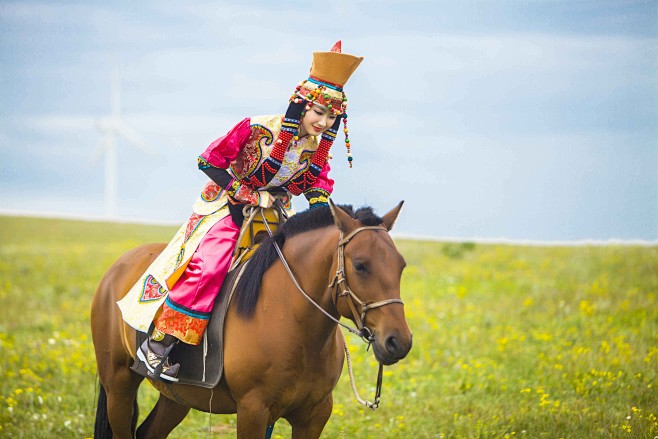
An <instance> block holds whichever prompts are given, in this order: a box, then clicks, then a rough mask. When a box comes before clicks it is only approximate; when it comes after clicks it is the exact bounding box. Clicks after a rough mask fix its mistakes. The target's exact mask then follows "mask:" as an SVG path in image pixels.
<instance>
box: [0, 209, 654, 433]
mask: <svg viewBox="0 0 658 439" xmlns="http://www.w3.org/2000/svg"><path fill="white" fill-rule="evenodd" d="M174 231H175V227H162V226H145V225H127V224H110V223H100V222H97V223H94V222H76V221H67V220H47V219H30V218H13V217H0V316H1V318H0V437H12V438H43V437H53V438H54V437H57V438H67V437H70V438H81V437H91V436H92V434H93V424H94V415H95V405H96V398H97V394H98V390H97V389H98V381H97V377H96V366H95V359H94V354H93V348H92V344H91V334H90V329H89V307H90V301H91V297H92V295H93V294H94V291H95V289H96V285H97V283H98V281H99V279H100V278H101V276H102V275H103V273H104V271H105V270H106V269H107V268H108V267H109V266H110V265H111V264H112V262H113V261H114V260H115V259H116V258H117V257H118V256H119V255H120V254H122V253H123V252H125V251H127V250H129V249H131V248H133V247H135V246H138V245H140V244H142V243H146V242H164V241H167V240H169V238H170V237H171V236H172V235H173V233H174ZM397 244H398V247H399V249H400V251H401V253H402V254H403V255H404V256H405V258H406V260H407V263H408V267H407V269H406V270H405V274H404V276H403V296H402V298H403V300H404V301H405V310H406V313H407V318H408V320H409V324H410V326H411V328H412V330H413V332H414V346H413V349H412V350H411V352H410V354H409V356H408V357H407V358H406V359H405V360H403V361H402V362H400V363H399V364H397V365H394V366H390V367H387V368H386V369H385V378H384V386H383V391H382V404H381V407H380V408H379V409H378V410H376V411H371V410H369V409H364V408H362V407H361V406H359V405H358V404H357V403H356V402H355V400H354V397H353V395H352V391H351V388H350V385H349V380H348V377H347V371H346V369H344V371H343V377H342V378H341V381H340V382H339V384H338V386H337V388H336V389H335V391H334V399H335V405H334V412H333V416H332V417H331V419H330V420H329V423H328V424H327V427H326V428H325V432H324V435H323V437H327V438H415V439H417V438H594V437H596V438H654V437H657V436H658V420H657V417H658V380H657V378H658V247H633V246H586V247H531V246H510V245H482V244H471V243H461V244H456V243H439V242H417V241H407V240H399V241H398V242H397ZM348 340H349V345H350V348H351V352H352V358H353V362H354V371H355V375H356V382H357V386H358V388H359V390H360V393H361V395H362V396H363V397H366V398H368V399H370V398H372V396H373V393H374V384H375V379H376V363H375V361H374V359H373V356H372V352H366V350H365V346H364V345H363V344H362V343H361V342H360V340H357V339H354V337H352V336H348ZM156 398H157V396H156V392H155V391H154V389H153V388H152V387H151V386H150V385H149V384H147V383H145V384H144V385H143V386H142V388H141V390H140V396H139V402H140V417H141V418H142V419H143V418H144V417H145V416H146V414H147V413H148V410H150V407H151V406H152V405H153V404H154V402H155V399H156ZM234 435H235V418H234V417H233V416H227V415H208V414H206V413H201V412H192V413H190V415H189V416H188V418H187V419H186V420H185V421H184V422H183V423H182V424H181V425H180V426H179V427H178V428H177V429H176V430H174V433H173V434H172V436H171V437H175V438H183V437H213V438H230V437H234ZM289 435H290V428H289V426H288V425H287V423H286V422H285V421H279V422H278V423H277V424H276V427H275V430H274V437H289Z"/></svg>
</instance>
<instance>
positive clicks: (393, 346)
mask: <svg viewBox="0 0 658 439" xmlns="http://www.w3.org/2000/svg"><path fill="white" fill-rule="evenodd" d="M384 346H386V350H387V351H388V353H389V354H392V355H396V356H397V355H398V353H399V352H400V342H399V341H398V339H397V338H395V336H393V335H391V336H390V337H388V338H387V339H386V343H385V344H384Z"/></svg>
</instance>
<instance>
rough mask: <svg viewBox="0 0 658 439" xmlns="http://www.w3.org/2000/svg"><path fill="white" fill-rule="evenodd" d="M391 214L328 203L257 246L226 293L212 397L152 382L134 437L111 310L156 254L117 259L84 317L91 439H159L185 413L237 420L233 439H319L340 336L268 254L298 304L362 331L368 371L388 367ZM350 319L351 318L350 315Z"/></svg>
mask: <svg viewBox="0 0 658 439" xmlns="http://www.w3.org/2000/svg"><path fill="white" fill-rule="evenodd" d="M401 207H402V203H400V204H399V205H398V206H396V207H395V208H394V209H392V210H391V211H390V212H389V213H387V214H386V215H384V216H383V217H381V218H380V217H378V216H376V215H374V214H373V213H372V210H371V209H370V208H361V209H359V210H357V211H356V212H352V209H351V207H349V206H347V207H342V208H338V207H334V205H333V203H332V204H331V208H317V209H312V210H308V211H305V212H301V213H299V214H297V215H294V216H292V217H291V218H290V219H289V220H288V222H286V223H285V224H284V225H283V226H282V228H281V229H280V230H279V232H278V233H277V234H275V235H274V237H273V238H268V239H266V240H265V241H264V242H263V243H262V244H261V246H260V247H259V249H258V250H257V252H256V254H255V255H254V257H253V258H252V260H251V262H250V263H249V268H248V269H247V271H245V273H244V275H243V276H242V278H241V280H240V282H239V284H238V286H237V289H236V293H235V295H234V300H233V301H232V303H231V305H230V308H229V313H228V316H227V318H226V322H225V327H224V330H225V336H224V340H225V345H224V358H225V361H224V375H223V377H222V379H221V381H220V382H219V384H218V385H217V387H215V388H214V389H205V388H201V387H196V386H190V385H183V384H171V383H167V384H165V383H163V382H159V381H152V383H153V385H154V386H155V387H156V388H157V389H158V390H159V391H160V398H159V400H158V402H157V403H156V405H155V407H154V408H153V410H152V411H151V412H150V414H149V415H148V417H147V418H146V420H145V421H144V422H143V423H142V424H141V425H140V426H139V428H137V429H136V423H137V402H136V397H137V389H138V387H139V385H140V383H141V382H142V380H143V377H142V376H140V375H138V374H136V373H134V372H133V371H132V370H131V369H130V366H131V364H132V363H133V361H134V354H135V351H136V347H135V331H134V330H133V329H132V328H130V327H129V326H127V325H126V324H125V323H124V322H123V320H122V318H121V314H120V311H119V309H118V307H117V305H116V304H115V302H116V301H117V300H119V299H121V298H122V297H123V296H124V295H125V294H126V293H127V291H128V290H129V289H130V288H131V286H132V285H133V284H134V283H135V282H136V281H137V280H138V278H139V277H140V275H141V274H142V273H143V272H144V271H145V270H146V268H147V267H148V266H149V264H150V263H151V262H152V261H153V260H154V259H155V257H156V256H157V255H158V254H159V253H160V252H161V251H162V250H163V249H164V247H165V245H164V244H148V245H144V246H141V247H139V248H136V249H134V250H132V251H130V252H128V253H126V254H124V255H123V256H121V257H120V258H119V259H118V260H117V261H116V262H115V263H114V265H112V267H111V268H110V269H109V270H108V272H107V273H106V274H105V276H104V277H103V279H102V281H101V283H100V285H99V287H98V290H97V291H96V295H95V296H94V300H93V304H92V309H91V327H92V335H93V341H94V347H95V350H96V361H97V365H98V374H99V377H100V382H101V389H100V395H99V400H98V408H97V415H96V437H112V435H114V437H118V438H130V437H133V436H135V435H136V436H137V437H140V438H141V437H144V438H162V437H166V436H167V435H168V434H169V433H170V432H171V431H172V430H173V429H174V428H175V427H176V426H177V425H178V424H179V423H180V422H181V421H182V420H183V418H185V416H186V415H187V413H188V412H189V410H190V408H195V409H197V410H202V411H205V412H211V413H237V436H238V437H239V438H264V437H265V435H266V430H267V427H268V425H272V424H274V422H275V421H276V420H277V419H279V418H284V419H286V420H287V421H288V422H289V423H290V424H291V426H292V436H293V438H317V437H319V436H320V433H321V432H322V429H323V428H324V426H325V424H326V423H327V421H328V420H329V416H330V415H331V411H332V406H333V399H332V391H333V389H334V387H335V386H336V383H337V382H338V378H339V376H340V373H341V370H342V367H343V360H344V351H343V339H342V334H341V332H340V330H339V329H338V325H337V323H336V321H332V320H331V319H330V318H329V317H327V316H325V315H323V314H322V313H321V312H320V310H318V309H317V308H316V307H315V305H314V304H312V303H310V302H309V300H307V298H305V297H304V296H303V294H302V293H300V291H299V289H298V288H297V286H295V281H294V280H293V279H292V278H291V277H290V275H289V273H288V272H287V270H286V268H285V266H284V264H283V263H282V261H281V260H280V259H279V257H278V254H277V248H276V247H277V245H278V246H279V248H281V249H282V253H283V255H284V257H285V259H286V260H287V261H288V264H289V266H290V269H291V271H292V272H293V274H294V276H295V278H296V279H297V282H298V283H299V285H300V287H301V288H302V289H303V290H304V291H305V292H306V293H307V294H308V296H310V298H311V299H312V300H313V301H314V302H315V303H316V304H317V305H319V306H320V307H321V308H323V309H324V310H325V311H326V312H327V313H328V314H330V315H331V316H333V317H334V318H336V319H340V317H341V316H343V317H346V318H348V319H351V320H353V321H354V322H356V323H357V325H358V324H359V321H360V320H362V321H363V325H364V326H365V327H366V328H367V330H366V331H369V333H370V334H371V335H372V340H373V342H372V346H373V352H374V355H375V357H376V358H377V360H378V361H379V362H380V363H381V364H386V365H388V364H393V363H395V362H397V361H398V360H400V359H402V358H404V357H405V356H406V355H407V353H408V352H409V349H411V332H410V330H409V327H408V325H407V322H406V320H405V315H404V309H403V306H402V301H401V300H400V279H401V275H402V270H403V268H404V266H405V262H404V259H403V258H402V256H401V255H400V253H399V252H398V251H397V249H396V248H395V245H394V243H393V240H392V239H391V237H390V235H389V234H388V231H389V230H390V229H391V228H392V226H393V223H394V222H395V220H396V218H397V216H398V213H399V211H400V208H401ZM337 247H338V250H337ZM341 263H342V265H343V267H340V265H341ZM348 285H349V286H348ZM348 291H349V294H348ZM352 294H353V295H354V296H352ZM354 297H356V298H354ZM359 299H360V301H361V303H359ZM355 305H356V306H355ZM355 308H359V309H360V311H361V312H356V313H354V309H355ZM135 429H136V430H135Z"/></svg>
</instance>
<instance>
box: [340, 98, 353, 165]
mask: <svg viewBox="0 0 658 439" xmlns="http://www.w3.org/2000/svg"><path fill="white" fill-rule="evenodd" d="M341 107H342V109H343V132H344V133H345V147H346V148H347V162H348V163H349V164H350V168H351V167H352V161H353V160H354V158H352V149H351V147H350V136H349V129H348V128H347V96H345V92H343V103H342V105H341Z"/></svg>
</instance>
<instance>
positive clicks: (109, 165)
mask: <svg viewBox="0 0 658 439" xmlns="http://www.w3.org/2000/svg"><path fill="white" fill-rule="evenodd" d="M110 105H111V111H112V112H111V113H110V115H109V116H107V117H103V118H100V119H98V121H97V123H96V128H97V129H98V131H100V133H101V139H100V143H99V146H98V148H96V151H95V152H94V156H93V157H92V160H91V161H92V162H96V161H98V160H99V159H100V158H101V156H103V155H105V209H106V212H105V213H106V216H107V217H108V218H116V217H117V150H116V147H117V138H123V139H124V140H126V141H127V142H128V143H130V144H131V145H133V146H134V147H136V148H138V149H140V150H142V151H144V152H146V153H148V154H150V155H155V154H154V152H153V150H152V149H151V148H150V147H149V146H148V145H147V144H146V142H144V140H143V139H142V137H141V136H140V135H139V134H137V133H136V132H135V131H134V130H133V129H131V128H130V127H129V126H128V125H126V124H125V123H124V122H123V120H122V119H121V80H120V78H119V71H118V69H116V68H115V69H114V70H113V72H112V75H111V95H110Z"/></svg>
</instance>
